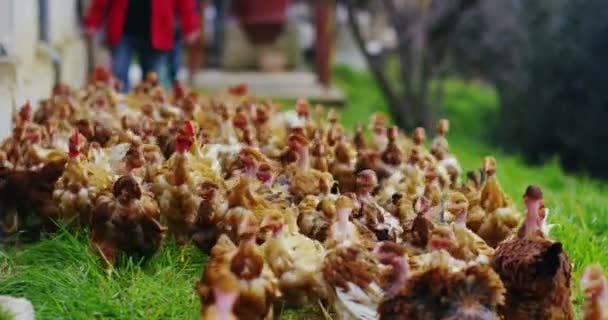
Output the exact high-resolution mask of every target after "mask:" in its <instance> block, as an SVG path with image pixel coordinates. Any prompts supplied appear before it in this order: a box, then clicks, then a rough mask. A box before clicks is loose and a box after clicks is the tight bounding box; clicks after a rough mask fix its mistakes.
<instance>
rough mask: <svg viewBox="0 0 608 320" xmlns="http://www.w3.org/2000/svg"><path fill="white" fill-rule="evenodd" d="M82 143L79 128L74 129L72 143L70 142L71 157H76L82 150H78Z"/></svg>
mask: <svg viewBox="0 0 608 320" xmlns="http://www.w3.org/2000/svg"><path fill="white" fill-rule="evenodd" d="M79 144H80V133H79V132H78V129H77V128H75V129H74V133H72V135H71V136H70V144H69V154H70V157H71V158H74V157H76V156H78V154H80V150H78V147H79Z"/></svg>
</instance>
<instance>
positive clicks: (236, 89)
mask: <svg viewBox="0 0 608 320" xmlns="http://www.w3.org/2000/svg"><path fill="white" fill-rule="evenodd" d="M247 90H248V86H247V84H246V83H241V84H237V85H236V86H232V87H230V88H229V89H228V92H230V94H231V95H234V96H242V95H245V94H246V93H247Z"/></svg>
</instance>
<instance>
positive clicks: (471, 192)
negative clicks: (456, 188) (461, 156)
mask: <svg viewBox="0 0 608 320" xmlns="http://www.w3.org/2000/svg"><path fill="white" fill-rule="evenodd" d="M483 179H484V173H483V170H480V171H478V172H475V171H469V172H468V173H467V182H466V183H464V184H463V185H462V187H461V188H460V191H461V192H462V193H463V194H464V195H465V196H466V197H467V201H468V202H469V209H468V215H467V227H468V228H469V229H471V231H473V232H475V233H477V232H478V230H479V227H480V226H481V224H482V223H483V221H484V220H485V217H486V212H485V211H484V210H483V208H481V191H480V188H481V185H482V183H483Z"/></svg>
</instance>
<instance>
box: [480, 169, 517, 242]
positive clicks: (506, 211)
mask: <svg viewBox="0 0 608 320" xmlns="http://www.w3.org/2000/svg"><path fill="white" fill-rule="evenodd" d="M484 171H485V174H486V177H487V178H486V181H485V184H484V185H483V187H482V189H481V206H482V208H483V209H484V210H485V212H486V217H485V219H484V221H483V223H482V224H481V225H480V226H479V229H478V230H477V234H479V236H480V237H481V238H483V239H484V240H485V241H486V242H487V243H488V244H489V245H490V246H491V247H496V246H497V245H498V244H499V243H500V242H501V241H503V240H505V239H506V238H508V237H509V236H510V235H511V234H513V232H515V229H516V228H517V226H518V225H519V220H520V218H519V212H518V211H517V208H515V205H514V204H513V201H512V200H511V199H510V198H509V196H508V195H507V194H506V193H505V192H504V191H503V190H502V187H501V186H500V184H499V182H498V178H497V177H496V160H495V159H494V158H493V157H486V158H485V159H484Z"/></svg>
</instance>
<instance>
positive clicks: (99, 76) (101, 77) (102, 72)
mask: <svg viewBox="0 0 608 320" xmlns="http://www.w3.org/2000/svg"><path fill="white" fill-rule="evenodd" d="M110 78H112V74H111V73H110V70H108V68H106V67H104V66H97V67H95V70H94V71H93V80H95V81H100V82H103V83H108V82H109V81H110Z"/></svg>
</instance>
